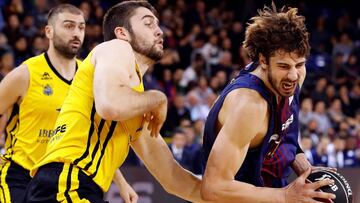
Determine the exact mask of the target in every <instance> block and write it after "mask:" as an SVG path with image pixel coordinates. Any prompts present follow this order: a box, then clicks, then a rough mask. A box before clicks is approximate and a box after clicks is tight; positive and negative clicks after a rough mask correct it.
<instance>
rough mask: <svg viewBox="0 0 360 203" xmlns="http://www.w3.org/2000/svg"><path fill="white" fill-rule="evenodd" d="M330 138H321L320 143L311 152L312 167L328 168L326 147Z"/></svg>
mask: <svg viewBox="0 0 360 203" xmlns="http://www.w3.org/2000/svg"><path fill="white" fill-rule="evenodd" d="M329 144H330V138H329V137H327V136H322V137H321V138H320V142H319V144H318V145H315V146H316V147H315V148H313V149H312V150H311V153H312V158H313V165H314V166H328V146H329Z"/></svg>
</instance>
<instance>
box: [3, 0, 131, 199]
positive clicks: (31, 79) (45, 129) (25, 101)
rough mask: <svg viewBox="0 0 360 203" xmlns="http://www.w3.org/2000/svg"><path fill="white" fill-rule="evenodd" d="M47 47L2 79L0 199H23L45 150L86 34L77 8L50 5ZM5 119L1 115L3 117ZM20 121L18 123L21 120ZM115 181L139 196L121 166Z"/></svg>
mask: <svg viewBox="0 0 360 203" xmlns="http://www.w3.org/2000/svg"><path fill="white" fill-rule="evenodd" d="M45 34H46V37H47V38H48V39H49V48H48V50H47V51H46V52H45V53H42V54H40V55H38V56H34V57H32V58H30V59H28V60H26V61H24V62H23V63H22V64H21V65H20V66H19V67H17V68H15V69H14V70H13V71H12V72H10V73H9V74H8V75H7V76H6V77H5V78H4V79H3V81H2V82H1V83H0V101H1V102H0V114H4V113H6V111H7V110H8V109H12V111H11V112H10V114H8V116H9V119H8V122H7V124H6V129H5V141H6V144H5V148H6V152H5V154H4V155H3V156H2V157H1V159H2V161H3V163H2V166H1V168H0V202H2V203H9V202H22V199H23V197H24V194H25V189H26V187H27V184H28V183H29V182H30V180H31V177H30V175H29V170H30V169H31V168H32V167H33V166H34V164H36V163H37V161H38V160H39V159H40V158H41V157H42V156H43V155H44V153H45V151H46V148H47V143H48V141H49V139H50V137H52V134H53V128H54V125H55V121H56V118H57V116H58V114H59V111H60V109H61V107H62V104H63V101H64V99H65V97H66V95H67V93H68V89H69V87H70V84H71V81H72V79H73V77H74V74H75V72H76V70H77V67H78V64H80V61H79V60H77V59H76V54H77V53H78V51H79V50H80V48H81V46H82V43H83V40H84V35H85V19H84V16H83V13H82V11H81V10H80V9H78V8H76V7H75V6H73V5H69V4H60V5H58V6H56V7H54V8H53V9H52V10H51V11H50V12H49V15H48V25H47V26H46V27H45ZM4 118H6V116H4V117H3V118H1V119H4ZM20 123H21V125H20ZM114 180H115V183H116V185H117V186H118V187H120V194H121V196H122V198H123V199H124V200H125V202H127V203H130V202H136V201H137V199H138V197H137V194H136V193H135V192H134V190H133V189H132V188H131V187H130V186H129V185H128V184H127V182H126V181H125V179H124V178H123V176H122V174H121V173H120V171H116V175H115V176H114Z"/></svg>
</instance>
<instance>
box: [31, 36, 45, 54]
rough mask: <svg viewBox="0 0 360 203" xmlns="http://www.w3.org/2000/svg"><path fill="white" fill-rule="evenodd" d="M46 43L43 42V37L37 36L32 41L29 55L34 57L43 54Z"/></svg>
mask: <svg viewBox="0 0 360 203" xmlns="http://www.w3.org/2000/svg"><path fill="white" fill-rule="evenodd" d="M47 42H48V41H47V40H45V39H44V38H43V37H41V36H39V35H37V36H35V37H34V39H33V40H32V46H31V51H30V55H31V56H36V55H39V54H41V53H42V52H44V51H45V50H46V49H47V47H48V44H47Z"/></svg>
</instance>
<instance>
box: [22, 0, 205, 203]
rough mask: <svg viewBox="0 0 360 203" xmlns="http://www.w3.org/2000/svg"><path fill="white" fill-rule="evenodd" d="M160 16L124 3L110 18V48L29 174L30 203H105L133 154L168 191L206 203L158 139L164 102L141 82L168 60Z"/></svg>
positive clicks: (80, 82) (83, 78) (83, 72)
mask: <svg viewBox="0 0 360 203" xmlns="http://www.w3.org/2000/svg"><path fill="white" fill-rule="evenodd" d="M154 12H155V11H154V8H153V7H152V6H151V5H150V4H149V3H148V2H146V1H126V2H122V3H119V4H117V5H115V6H114V7H112V8H110V9H109V10H108V11H107V13H106V15H105V16H104V22H103V32H104V38H105V42H103V43H101V44H99V45H98V46H96V47H95V48H94V49H93V50H92V52H91V53H90V54H89V55H88V57H87V58H86V59H85V60H84V61H83V63H82V64H81V65H80V67H79V70H78V71H77V73H76V75H75V77H74V81H73V83H72V85H71V87H70V90H69V95H68V97H67V98H66V99H65V101H64V104H63V107H62V109H61V112H60V115H59V117H58V119H57V121H56V128H55V132H54V136H53V137H52V138H51V139H50V141H49V145H48V149H47V151H46V154H45V156H44V157H42V159H41V160H40V161H39V163H38V164H36V166H35V167H34V168H33V169H32V170H31V175H34V177H33V179H32V181H31V182H30V184H29V186H28V189H27V194H26V202H28V203H34V202H47V203H50V202H96V203H100V202H102V203H104V200H103V199H102V193H103V192H106V191H107V190H108V188H109V186H110V182H111V179H112V175H111V174H113V173H114V171H115V170H116V169H117V168H118V167H119V166H120V165H121V164H122V163H123V161H124V160H125V158H126V156H127V154H128V150H129V148H130V147H132V148H133V149H134V151H135V152H136V153H137V155H138V156H139V157H140V159H141V160H142V161H143V162H144V164H145V166H146V167H147V168H148V169H149V171H150V172H151V173H152V175H153V176H154V177H155V178H156V179H157V180H158V181H159V182H160V184H161V185H162V186H163V187H164V189H165V190H166V191H168V192H169V193H172V194H175V195H177V196H179V197H181V198H183V199H186V200H189V201H192V202H203V201H202V200H201V197H200V180H199V179H198V178H196V177H195V176H194V175H193V174H191V173H190V172H189V171H186V170H185V169H183V168H182V167H181V166H180V165H179V164H178V163H177V162H176V161H175V159H174V158H173V156H172V154H171V152H170V150H169V148H168V147H167V145H166V143H165V142H164V140H163V139H162V137H161V136H157V135H158V134H159V130H160V128H161V126H162V124H163V122H164V120H165V117H166V111H167V99H166V96H165V95H164V94H163V93H162V92H159V91H155V90H150V91H144V88H143V80H142V76H143V75H144V73H145V72H146V70H147V69H148V67H149V66H151V65H153V64H154V63H155V62H156V61H158V60H159V59H160V58H161V57H162V55H163V45H162V44H163V32H162V30H161V29H160V27H159V24H158V23H159V22H158V19H157V17H156V16H155V15H154ZM150 134H152V135H153V137H151V136H150ZM44 184H46V185H48V187H46V188H44V187H42V186H43V185H44ZM40 200H41V201H40Z"/></svg>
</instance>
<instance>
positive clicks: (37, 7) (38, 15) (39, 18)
mask: <svg viewBox="0 0 360 203" xmlns="http://www.w3.org/2000/svg"><path fill="white" fill-rule="evenodd" d="M51 3H52V2H50V1H48V0H34V5H33V7H32V10H31V11H30V14H31V16H33V17H34V20H35V26H36V27H37V28H39V29H40V30H43V27H45V25H46V23H47V14H48V12H49V10H50V9H49V8H52V4H51Z"/></svg>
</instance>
